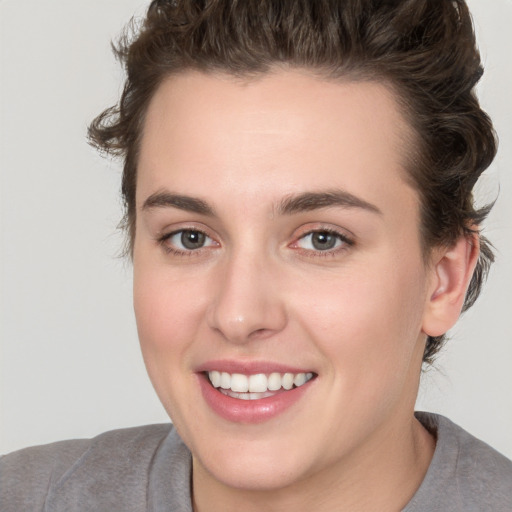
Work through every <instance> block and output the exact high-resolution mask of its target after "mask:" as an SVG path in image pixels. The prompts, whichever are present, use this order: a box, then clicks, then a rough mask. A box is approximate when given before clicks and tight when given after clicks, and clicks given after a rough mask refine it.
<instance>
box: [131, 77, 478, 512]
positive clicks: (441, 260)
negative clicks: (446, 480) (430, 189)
mask: <svg viewBox="0 0 512 512" xmlns="http://www.w3.org/2000/svg"><path fill="white" fill-rule="evenodd" d="M412 139H413V136H412V133H411V130H410V128H409V127H408V125H407V123H406V122H405V121H404V119H403V117H402V115H401V114H400V111H399V109H398V107H397V104H396V103H395V100H394V97H393V94H392V93H391V92H390V90H389V89H388V88H386V87H385V86H384V85H382V84H379V83H352V82H349V81H347V82H343V83H339V82H338V83H334V82H328V81H325V80H321V79H319V78H315V77H314V76H313V75H312V74H309V73H308V72H306V71H296V70H295V71H292V70H276V71H274V72H273V73H270V74H266V75H264V76H263V77H260V78H258V79H257V80H252V81H247V82H242V81H237V80H235V79H234V78H231V77H226V76H221V75H204V74H201V73H199V72H186V73H184V74H181V75H178V76H174V77H172V78H169V79H167V80H166V81H165V82H164V83H163V84H162V85H161V86H160V88H159V89H158V90H157V92H156V94H155V96H154V97H153V99H152V101H151V104H150V106H149V110H148V113H147V118H146V122H145V126H144V133H143V137H142V144H141V152H140V160H139V168H138V179H137V219H136V236H135V242H134V250H133V262H134V305H135V313H136V318H137V325H138V330H139V336H140V341H141V347H142V352H143V355H144V359H145V363H146V366H147V369H148V373H149V375H150V378H151V380H152V382H153V385H154V387H155V389H156V391H157V393H158V395H159V397H160V400H161V401H162V403H163V405H164V407H165V408H166V410H167V411H168V413H169V415H170V417H171V418H172V420H173V422H174V424H175V426H176V428H177V429H178V432H179V433H180V435H181V437H182V438H183V440H184V441H185V443H186V444H187V445H188V447H189V448H190V449H191V451H192V453H193V495H194V507H195V510H196V511H205V510H208V511H216V510H219V511H220V510H222V511H230V510H237V511H240V510H247V511H249V510H262V509H264V510H280V511H283V510H294V511H301V510H304V511H305V510H315V509H319V508H322V510H327V511H329V510H333V511H334V510H340V509H341V508H340V507H343V510H379V511H383V510H398V509H400V508H402V507H403V506H405V505H406V504H407V502H408V501H409V500H410V498H411V497H412V495H413V494H414V492H415V491H416V490H417V488H418V487H419V485H420V483H421V481H422V479H423V477H424V475H425V472H426V470H427V468H428V465H429V463H430V460H431V457H432V454H433V450H434V445H435V442H434V439H433V438H432V437H431V436H430V434H428V433H427V432H426V430H425V429H424V428H423V427H422V426H421V424H420V423H419V422H418V421H417V420H416V419H415V418H414V416H413V410H414V403H415V399H416V394H417V390H418V383H419V375H420V369H421V359H422V354H423V349H424V345H425V340H426V335H427V334H432V335H435V334H437V331H443V332H445V330H447V329H448V328H449V327H450V326H451V325H450V324H453V323H454V322H455V320H456V317H457V316H458V312H460V306H461V304H462V299H463V295H464V291H465V287H466V286H467V282H468V280H469V277H470V276H471V272H472V268H473V266H474V262H475V259H476V256H477V253H478V248H477V247H476V246H475V244H474V243H473V244H471V243H469V242H468V241H466V240H464V239H462V240H461V241H459V242H458V243H457V244H455V245H454V246H453V247H451V248H447V249H442V250H441V249H440V250H436V251H433V253H432V257H431V261H430V264H429V265H425V263H424V257H423V254H422V252H421V244H420V235H419V214H418V210H419V203H418V195H417V193H416V191H415V190H413V189H412V188H411V186H410V185H409V184H408V183H407V181H406V180H405V178H404V177H405V169H404V165H405V161H404V154H405V152H404V151H403V148H404V144H407V143H408V142H407V141H411V140H412ZM332 190H336V191H339V190H343V191H345V192H348V193H349V194H352V195H353V196H355V197H357V198H359V199H360V200H362V201H364V202H366V203H369V204H371V205H373V207H374V209H371V208H370V209H369V208H365V207H360V206H346V205H331V206H328V207H323V208H313V209H311V210H308V211H303V210H299V211H294V212H292V213H283V212H282V211H281V210H282V208H280V205H281V204H282V202H283V201H284V200H287V199H289V198H290V197H294V196H296V195H298V194H303V193H307V192H322V191H332ZM164 192H165V193H173V194H179V195H185V196H190V197H193V198H198V199H200V200H202V201H204V202H205V203H207V205H208V207H209V208H210V209H211V210H212V211H213V212H209V213H205V212H192V211H188V210H186V209H182V208H178V207H175V206H171V205H161V204H160V205H156V204H152V205H151V204H148V198H151V197H153V198H154V197H155V194H162V193H164ZM149 203H151V201H150V200H149ZM377 210H378V211H377ZM211 213H213V214H211ZM180 229H181V230H183V229H188V230H199V231H201V232H204V233H205V234H206V235H207V238H205V240H206V244H205V246H204V247H202V248H200V249H198V250H186V249H185V248H183V247H182V246H180V244H179V242H180V237H179V235H177V236H174V237H172V238H169V237H167V238H166V239H163V238H165V236H166V235H169V234H170V233H175V232H177V231H179V230H180ZM326 229H328V230H332V231H335V232H336V233H339V235H341V238H338V237H337V235H335V237H336V238H335V240H336V245H335V248H334V249H332V250H329V251H322V250H318V249H316V248H315V247H314V246H312V244H311V235H310V233H311V232H312V231H315V230H316V231H322V230H324V231H325V230H326ZM344 239H348V240H349V243H347V242H346V241H344ZM176 251H178V252H176ZM213 359H227V360H233V361H238V362H239V361H266V362H275V363H281V364H286V365H291V366H294V367H298V368H305V369H309V370H310V371H312V372H314V373H315V374H316V375H317V377H316V378H315V379H314V381H312V382H311V383H310V385H309V388H308V389H307V391H306V392H305V393H304V395H303V396H302V397H301V399H300V400H299V401H298V402H297V403H296V404H294V405H293V406H292V407H290V408H289V409H287V410H286V411H284V412H283V413H282V414H280V415H278V416H277V417H275V418H272V419H270V420H268V421H265V422H262V423H258V424H250V423H237V422H231V421H227V420H226V419H224V418H222V417H220V416H218V415H217V414H216V413H215V412H213V411H212V410H211V409H210V408H209V406H208V405H207V404H206V402H205V401H204V399H203V397H202V395H201V392H200V388H199V386H198V375H197V368H198V366H200V365H201V364H204V363H205V362H207V361H210V360H213ZM320 505H321V507H320Z"/></svg>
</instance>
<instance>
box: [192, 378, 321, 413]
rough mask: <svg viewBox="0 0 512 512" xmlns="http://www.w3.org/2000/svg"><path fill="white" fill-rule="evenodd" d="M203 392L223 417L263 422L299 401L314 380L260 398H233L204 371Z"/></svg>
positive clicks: (200, 382)
mask: <svg viewBox="0 0 512 512" xmlns="http://www.w3.org/2000/svg"><path fill="white" fill-rule="evenodd" d="M198 377H199V384H200V386H201V392H202V394H203V397H204V399H205V401H206V403H207V404H208V405H209V406H210V408H211V409H212V410H213V411H214V412H215V413H216V414H218V415H219V416H221V417H222V418H224V419H226V420H228V421H232V422H235V423H262V422H264V421H268V420H270V419H272V418H275V417H276V416H279V415H280V414H281V413H283V412H284V411H285V410H286V409H288V408H289V407H291V406H292V405H294V404H295V403H297V402H298V401H299V400H300V399H301V397H302V396H303V395H304V393H305V392H306V390H307V389H308V388H309V386H310V384H311V382H312V380H310V381H308V382H306V383H305V384H303V385H302V386H299V387H298V388H293V389H290V390H289V391H280V392H278V393H276V394H275V395H274V396H269V397H266V398H260V399H258V400H241V399H239V398H232V397H230V396H226V395H224V394H223V393H221V392H220V391H219V390H218V389H216V388H214V387H213V386H212V385H211V384H210V381H209V379H208V377H206V375H205V374H204V373H201V374H198Z"/></svg>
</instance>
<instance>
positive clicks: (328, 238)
mask: <svg viewBox="0 0 512 512" xmlns="http://www.w3.org/2000/svg"><path fill="white" fill-rule="evenodd" d="M311 242H312V243H313V247H314V248H315V249H318V250H320V251H326V250H329V249H333V248H334V246H335V245H336V237H335V236H334V235H332V234H331V233H328V232H327V231H320V232H318V233H313V236H312V238H311Z"/></svg>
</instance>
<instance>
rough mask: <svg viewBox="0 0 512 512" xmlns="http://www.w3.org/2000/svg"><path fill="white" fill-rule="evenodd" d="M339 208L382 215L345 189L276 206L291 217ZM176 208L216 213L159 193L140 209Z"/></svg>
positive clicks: (306, 195)
mask: <svg viewBox="0 0 512 512" xmlns="http://www.w3.org/2000/svg"><path fill="white" fill-rule="evenodd" d="M332 206H338V207H342V208H361V209H363V210H367V211H369V212H372V213H377V214H379V215H382V212H381V210H380V209H379V208H378V207H377V206H375V205H374V204H371V203H369V202H367V201H365V200H364V199H361V198H359V197H357V196H355V195H353V194H351V193H350V192H347V191H345V190H327V191H321V192H304V193H302V194H298V195H292V196H289V197H286V198H285V199H283V200H282V201H281V202H280V203H279V205H278V206H277V211H278V213H279V214H280V215H293V214H294V213H301V212H309V211H313V210H320V209H322V208H329V207H332ZM168 207H171V208H178V209H179V210H185V211H188V212H192V213H198V214H200V215H206V216H208V217H214V216H215V210H214V209H213V208H212V207H211V206H210V205H209V204H208V203H207V202H206V201H204V200H203V199H199V198H197V197H191V196H186V195H182V194H175V193H172V192H167V191H161V192H155V193H154V194H151V195H150V196H149V197H148V198H147V199H146V200H145V201H144V204H143V205H142V210H149V209H152V208H168Z"/></svg>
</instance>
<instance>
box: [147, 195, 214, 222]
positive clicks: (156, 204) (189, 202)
mask: <svg viewBox="0 0 512 512" xmlns="http://www.w3.org/2000/svg"><path fill="white" fill-rule="evenodd" d="M166 207H167V208H168V207H172V208H178V209H179V210H185V211H187V212H192V213H198V214H200V215H207V216H209V217H213V216H214V215H215V211H214V209H213V208H212V207H211V206H210V205H209V204H208V203H207V202H206V201H203V200H202V199H199V198H197V197H190V196H185V195H181V194H174V193H172V192H155V193H154V194H151V195H150V196H149V197H148V198H147V199H146V200H145V201H144V204H143V205H142V210H149V209H152V208H166Z"/></svg>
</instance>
